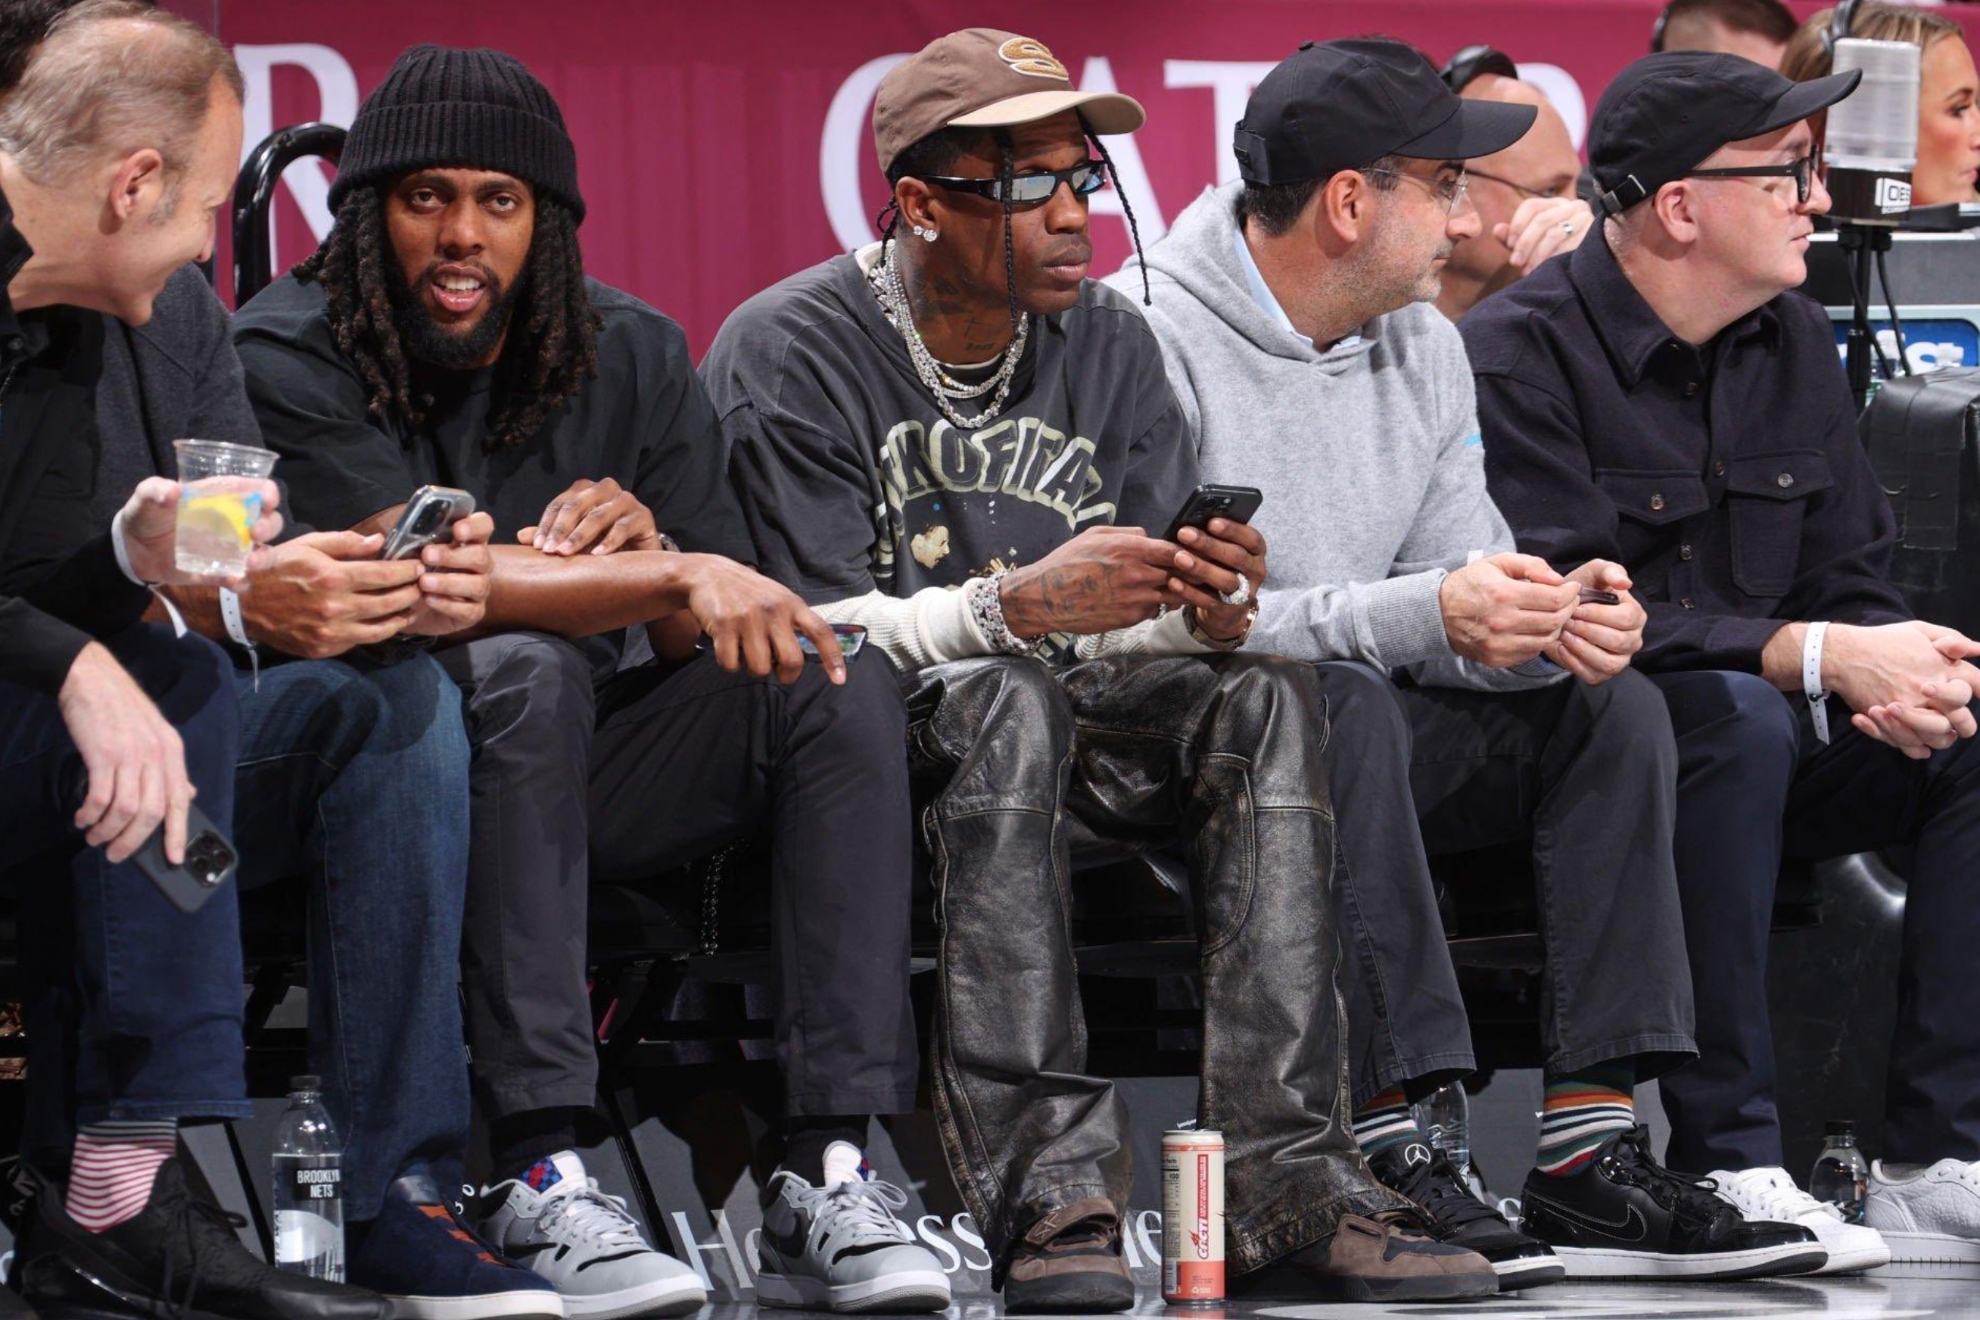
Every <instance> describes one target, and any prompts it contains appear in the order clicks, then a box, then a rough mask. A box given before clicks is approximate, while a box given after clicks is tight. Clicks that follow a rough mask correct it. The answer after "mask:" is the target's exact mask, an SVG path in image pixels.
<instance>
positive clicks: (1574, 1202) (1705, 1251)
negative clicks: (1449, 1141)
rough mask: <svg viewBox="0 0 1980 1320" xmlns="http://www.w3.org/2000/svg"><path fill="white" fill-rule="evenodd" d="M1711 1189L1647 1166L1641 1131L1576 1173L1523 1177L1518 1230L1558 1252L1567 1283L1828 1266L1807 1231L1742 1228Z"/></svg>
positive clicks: (1706, 1181)
mask: <svg viewBox="0 0 1980 1320" xmlns="http://www.w3.org/2000/svg"><path fill="white" fill-rule="evenodd" d="M1713 1189H1714V1184H1713V1182H1712V1180H1711V1179H1710V1178H1689V1177H1686V1176H1685V1175H1683V1174H1677V1173H1672V1172H1671V1171H1670V1170H1669V1169H1666V1168H1664V1167H1663V1166H1662V1165H1660V1164H1658V1163H1657V1162H1656V1161H1655V1160H1653V1159H1651V1158H1650V1130H1649V1129H1648V1128H1645V1127H1641V1126H1639V1127H1636V1128H1632V1129H1630V1130H1629V1131H1627V1132H1618V1133H1617V1134H1616V1135H1615V1136H1613V1137H1611V1138H1610V1139H1609V1140H1608V1141H1607V1142H1605V1143H1603V1144H1602V1146H1600V1147H1599V1148H1598V1149H1597V1150H1596V1152H1595V1158H1594V1159H1592V1160H1590V1161H1589V1162H1588V1163H1587V1164H1585V1165H1583V1166H1582V1167H1581V1168H1580V1169H1579V1170H1577V1171H1576V1172H1574V1173H1570V1174H1566V1175H1559V1176H1557V1175H1553V1174H1546V1173H1542V1172H1540V1171H1539V1170H1538V1169H1535V1170H1534V1171H1533V1172H1532V1173H1529V1174H1528V1175H1526V1188H1525V1192H1524V1194H1523V1195H1522V1196H1521V1198H1520V1206H1521V1219H1520V1227H1521V1228H1523V1229H1525V1230H1526V1231H1527V1232H1528V1233H1531V1234H1532V1235H1533V1236H1534V1237H1536V1238H1539V1239H1540V1240H1541V1241H1542V1242H1545V1243H1546V1244H1548V1245H1549V1246H1551V1247H1552V1248H1553V1249H1554V1254H1555V1255H1557V1256H1559V1257H1560V1258H1561V1263H1562V1264H1564V1265H1566V1266H1567V1272H1568V1277H1569V1278H1570V1279H1758V1278H1764V1277H1767V1276H1770V1275H1778V1274H1806V1273H1808V1272H1810V1271H1811V1270H1819V1269H1821V1268H1822V1266H1824V1265H1826V1264H1828V1261H1829V1253H1828V1252H1827V1251H1826V1250H1824V1249H1823V1247H1822V1244H1821V1243H1820V1242H1818V1241H1816V1239H1815V1235H1814V1234H1813V1233H1811V1232H1809V1231H1808V1230H1807V1229H1805V1228H1803V1227H1801V1225H1799V1224H1775V1223H1768V1222H1766V1221H1748V1220H1745V1219H1742V1218H1741V1217H1740V1213H1739V1210H1738V1209H1737V1208H1736V1207H1735V1206H1733V1205H1732V1204H1731V1203H1730V1202H1728V1201H1722V1200H1720V1199H1719V1197H1718V1196H1717V1195H1716V1194H1715V1193H1714V1190H1713Z"/></svg>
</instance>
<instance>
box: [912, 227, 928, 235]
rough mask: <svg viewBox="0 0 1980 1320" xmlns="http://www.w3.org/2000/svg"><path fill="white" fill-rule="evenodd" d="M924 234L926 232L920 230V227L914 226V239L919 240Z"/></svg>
mask: <svg viewBox="0 0 1980 1320" xmlns="http://www.w3.org/2000/svg"><path fill="white" fill-rule="evenodd" d="M925 232H926V231H925V230H923V229H922V227H921V226H920V225H916V226H914V236H915V237H916V238H920V237H921V236H922V234H923V233H925Z"/></svg>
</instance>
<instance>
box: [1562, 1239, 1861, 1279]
mask: <svg viewBox="0 0 1980 1320" xmlns="http://www.w3.org/2000/svg"><path fill="white" fill-rule="evenodd" d="M1554 1254H1555V1255H1556V1256H1559V1257H1560V1258H1561V1263H1562V1264H1563V1265H1565V1266H1567V1276H1568V1277H1569V1278H1570V1279H1761V1278H1769V1277H1772V1276H1774V1275H1780V1274H1807V1273H1809V1272H1810V1271H1812V1270H1817V1269H1820V1268H1821V1267H1822V1266H1824V1265H1826V1264H1828V1262H1829V1253H1828V1252H1826V1251H1824V1250H1822V1249H1821V1248H1820V1247H1813V1246H1804V1247H1759V1248H1755V1249H1754V1250H1752V1251H1722V1252H1717V1253H1714V1254H1712V1255H1696V1254H1693V1253H1689V1252H1674V1251H1673V1252H1666V1251H1625V1250H1622V1249H1620V1248H1613V1247H1559V1246H1557V1247H1555V1248H1554Z"/></svg>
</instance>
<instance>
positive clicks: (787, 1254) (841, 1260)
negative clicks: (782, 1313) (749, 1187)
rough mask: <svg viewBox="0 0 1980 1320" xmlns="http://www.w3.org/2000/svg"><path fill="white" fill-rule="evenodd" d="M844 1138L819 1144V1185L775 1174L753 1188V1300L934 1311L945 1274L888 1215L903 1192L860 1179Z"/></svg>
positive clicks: (862, 1172)
mask: <svg viewBox="0 0 1980 1320" xmlns="http://www.w3.org/2000/svg"><path fill="white" fill-rule="evenodd" d="M868 1176H869V1173H868V1169H867V1165H866V1157H865V1156H864V1155H861V1154H860V1152H859V1147H857V1146H854V1145H852V1144H851V1143H850V1142H845V1141H835V1142H833V1143H832V1144H831V1145H829V1146H827V1147H826V1148H825V1186H823V1187H813V1186H812V1185H811V1184H810V1183H808V1182H806V1181H805V1180H804V1179H802V1178H800V1177H798V1176H797V1175H796V1174H795V1173H792V1172H790V1171H789V1170H786V1169H780V1170H778V1171H777V1172H776V1173H775V1174H773V1175H772V1176H771V1178H770V1184H769V1186H767V1187H765V1188H764V1189H763V1236H762V1238H761V1239H760V1240H759V1242H758V1245H757V1248H756V1253H757V1257H756V1258H757V1267H758V1273H757V1276H756V1297H757V1300H758V1301H760V1302H763V1303H765V1304H767V1305H770V1306H797V1307H806V1308H811V1309H818V1308H821V1307H822V1308H824V1309H827V1310H832V1311H939V1310H941V1309H942V1308H943V1307H945V1306H947V1305H948V1304H949V1276H948V1275H947V1274H945V1273H943V1271H942V1264H941V1262H940V1261H938V1260H936V1259H935V1257H934V1254H933V1253H931V1252H930V1251H929V1250H928V1248H926V1247H924V1246H922V1245H921V1244H920V1243H919V1242H916V1241H915V1239H914V1233H913V1232H912V1231H911V1230H910V1229H909V1228H908V1226H907V1225H906V1224H903V1223H902V1222H901V1221H900V1220H898V1219H896V1218H895V1217H894V1214H893V1212H894V1211H896V1210H899V1209H902V1208H904V1207H905V1206H906V1205H907V1193H906V1192H903V1191H902V1190H901V1189H900V1188H898V1187H895V1186H893V1185H891V1184H889V1183H883V1182H869V1181H867V1179H868Z"/></svg>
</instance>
